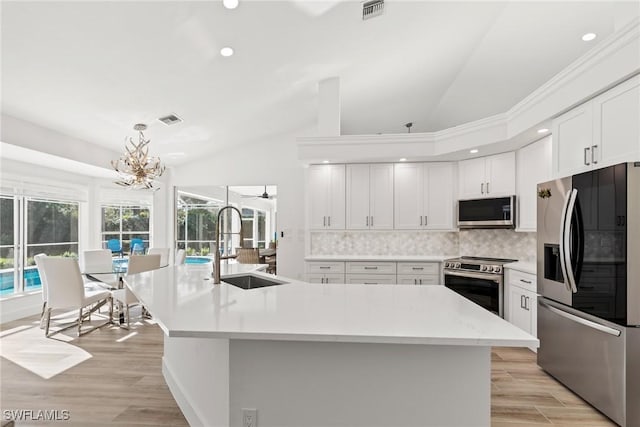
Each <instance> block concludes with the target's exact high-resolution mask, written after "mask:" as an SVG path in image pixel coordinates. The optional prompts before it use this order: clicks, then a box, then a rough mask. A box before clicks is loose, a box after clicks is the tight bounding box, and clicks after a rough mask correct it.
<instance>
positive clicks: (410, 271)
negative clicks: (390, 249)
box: [305, 261, 442, 285]
mask: <svg viewBox="0 0 640 427" xmlns="http://www.w3.org/2000/svg"><path fill="white" fill-rule="evenodd" d="M440 264H441V263H440V262H438V261H429V262H427V261H423V262H400V261H398V262H396V261H307V262H306V264H305V279H306V281H307V282H310V283H349V284H366V285H392V284H403V285H440V284H442V271H441V265H440Z"/></svg>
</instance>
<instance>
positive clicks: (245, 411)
mask: <svg viewBox="0 0 640 427" xmlns="http://www.w3.org/2000/svg"><path fill="white" fill-rule="evenodd" d="M242 427H258V410H257V409H249V408H242Z"/></svg>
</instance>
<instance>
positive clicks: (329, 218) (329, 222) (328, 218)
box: [327, 215, 331, 227]
mask: <svg viewBox="0 0 640 427" xmlns="http://www.w3.org/2000/svg"><path fill="white" fill-rule="evenodd" d="M327 226H329V227H331V215H329V216H328V217H327Z"/></svg>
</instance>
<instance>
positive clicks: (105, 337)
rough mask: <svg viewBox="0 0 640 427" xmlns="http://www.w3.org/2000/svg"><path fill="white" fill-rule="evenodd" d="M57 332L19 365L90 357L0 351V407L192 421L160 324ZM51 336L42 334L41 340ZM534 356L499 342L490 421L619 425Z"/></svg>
mask: <svg viewBox="0 0 640 427" xmlns="http://www.w3.org/2000/svg"><path fill="white" fill-rule="evenodd" d="M38 320H39V319H38V318H37V317H36V316H34V317H30V318H27V319H23V320H20V321H16V322H10V323H6V324H3V325H0V331H2V332H1V333H2V334H3V337H2V338H0V348H2V350H3V351H5V350H6V351H9V350H8V349H5V348H3V346H5V344H8V343H9V342H8V341H6V340H7V339H8V337H13V339H14V340H15V339H16V338H19V334H23V333H28V334H31V336H32V338H31V339H34V338H33V337H35V339H36V340H40V338H39V337H40V336H41V335H40V334H42V336H43V335H44V333H43V331H42V330H40V329H39V328H38ZM20 328H23V329H20ZM36 334H37V335H36ZM56 337H57V338H56ZM54 338H55V339H56V340H57V341H58V342H57V343H55V344H56V345H60V346H62V347H61V348H58V349H53V350H51V349H50V350H43V351H44V352H50V354H40V355H39V356H34V355H33V354H27V355H26V356H25V355H24V354H23V353H21V352H19V351H16V353H17V354H13V355H12V356H11V357H13V358H14V360H16V361H17V362H19V363H22V364H25V363H27V364H28V363H32V365H28V366H36V367H38V366H39V364H40V365H43V364H53V365H52V366H49V367H47V368H53V369H55V367H56V364H55V363H56V360H58V359H64V358H65V357H66V358H69V357H70V356H68V355H66V356H61V355H60V353H61V352H62V353H64V352H65V350H64V347H65V345H68V346H73V347H69V349H71V350H73V351H82V350H84V351H86V352H87V353H88V355H89V356H85V357H88V358H87V359H86V360H83V361H81V362H79V363H77V364H75V365H74V366H72V367H71V368H69V369H67V370H65V371H63V372H61V373H58V374H57V375H55V376H52V377H51V378H49V379H44V378H42V377H41V376H39V375H36V374H35V373H33V372H32V371H31V370H29V369H26V368H24V367H21V366H19V365H18V364H16V363H14V362H12V361H10V360H8V359H7V358H5V357H2V358H1V360H2V362H1V365H0V381H1V389H0V391H1V394H0V409H2V410H7V409H33V410H37V409H59V410H69V411H70V420H69V421H68V422H57V423H53V424H54V425H78V426H80V425H82V426H98V425H131V426H145V425H146V426H163V425H165V426H166V425H170V426H185V425H187V422H186V420H185V419H184V417H183V415H182V413H181V411H180V409H179V408H178V406H177V405H176V403H175V401H174V400H173V398H172V396H171V393H170V392H169V389H168V388H167V386H166V384H165V382H164V378H163V377H162V372H161V359H162V351H163V348H162V346H163V344H162V331H161V330H160V328H159V327H158V326H157V325H153V324H152V323H148V322H145V323H140V322H139V323H138V324H137V325H134V326H133V328H132V330H131V331H126V330H123V329H120V328H117V327H104V328H101V329H99V330H96V331H94V332H91V333H89V334H87V335H84V336H83V337H81V338H76V337H75V333H74V330H73V329H72V330H69V331H68V332H63V333H60V334H58V335H54ZM49 340H50V339H49ZM49 340H46V339H45V338H42V341H43V343H44V345H47V344H49V343H48V341H49ZM59 343H62V344H59ZM5 347H8V345H7V346H5ZM42 348H45V349H48V348H49V347H42ZM23 357H24V359H21V358H23ZM535 360H536V359H535V354H534V353H532V352H531V351H529V350H527V349H516V348H496V349H494V351H493V353H492V372H491V379H492V386H491V387H492V401H491V424H492V426H495V427H503V426H535V425H548V426H581V427H587V426H615V424H613V423H611V422H610V421H608V420H607V418H605V417H604V416H602V415H601V414H600V413H599V412H597V411H596V410H594V409H593V408H591V407H590V406H589V405H588V404H586V403H585V402H584V401H582V400H581V399H580V398H579V397H577V396H576V395H574V394H573V393H571V392H570V391H568V390H567V389H566V388H565V387H563V386H562V385H561V384H559V383H558V382H557V381H555V380H554V379H553V378H551V377H550V376H548V375H547V374H545V373H544V372H543V371H542V370H541V369H540V368H539V367H538V366H537V365H536V363H535ZM23 362H24V363H23ZM33 363H35V365H33ZM34 370H35V369H34ZM17 425H19V426H28V425H34V426H36V425H37V426H42V425H46V423H45V422H42V421H38V422H33V423H31V424H29V423H18V424H17Z"/></svg>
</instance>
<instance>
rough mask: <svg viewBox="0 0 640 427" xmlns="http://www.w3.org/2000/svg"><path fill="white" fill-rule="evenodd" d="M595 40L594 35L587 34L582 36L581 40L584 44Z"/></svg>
mask: <svg viewBox="0 0 640 427" xmlns="http://www.w3.org/2000/svg"><path fill="white" fill-rule="evenodd" d="M595 38H596V34H595V33H587V34H585V35H584V36H582V40H583V41H585V42H590V41H591V40H593V39H595Z"/></svg>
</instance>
